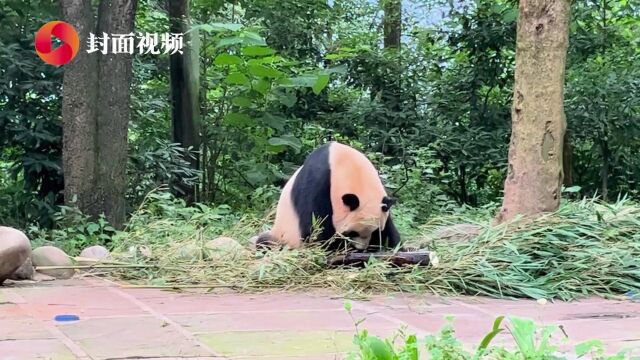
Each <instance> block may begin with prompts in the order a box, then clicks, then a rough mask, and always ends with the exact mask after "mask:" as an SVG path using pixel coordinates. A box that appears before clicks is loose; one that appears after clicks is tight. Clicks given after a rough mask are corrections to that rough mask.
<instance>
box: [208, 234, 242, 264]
mask: <svg viewBox="0 0 640 360" xmlns="http://www.w3.org/2000/svg"><path fill="white" fill-rule="evenodd" d="M205 248H206V249H207V250H208V253H209V256H210V257H211V259H213V260H219V259H222V258H223V257H229V256H231V257H234V256H246V255H248V254H249V252H248V251H247V249H245V248H244V247H243V246H242V245H240V243H238V242H237V241H236V240H235V239H233V238H230V237H226V236H221V237H219V238H216V239H213V240H210V241H207V243H206V244H205Z"/></svg>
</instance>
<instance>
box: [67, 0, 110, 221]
mask: <svg viewBox="0 0 640 360" xmlns="http://www.w3.org/2000/svg"><path fill="white" fill-rule="evenodd" d="M62 13H63V17H64V20H65V21H66V22H68V23H69V24H71V25H72V26H73V27H74V28H75V29H76V31H77V32H78V36H79V37H80V38H81V39H87V38H88V37H89V33H90V32H95V30H94V29H95V28H94V20H93V15H92V10H91V1H89V0H62ZM82 45H84V44H82V42H81V46H82ZM97 60H98V59H97V55H96V53H92V54H88V53H87V52H86V51H78V54H77V55H76V57H75V58H74V59H73V61H71V62H70V63H68V64H66V65H65V68H64V70H65V71H64V77H63V83H62V120H63V125H62V126H63V133H62V168H63V173H64V199H65V203H66V204H67V205H75V206H78V207H79V208H80V209H82V211H83V212H85V213H86V214H88V215H91V216H93V217H97V216H98V215H99V214H100V212H101V210H100V206H99V204H98V201H97V199H96V193H95V191H94V185H95V180H96V151H97V146H96V145H97V144H96V136H97V123H96V121H95V118H96V99H97V86H96V84H97V83H98V73H97V71H96V69H97V64H98V62H97Z"/></svg>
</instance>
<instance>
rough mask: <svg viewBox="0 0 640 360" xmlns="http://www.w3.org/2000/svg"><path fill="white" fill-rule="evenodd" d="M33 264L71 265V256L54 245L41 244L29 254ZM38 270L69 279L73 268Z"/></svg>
mask: <svg viewBox="0 0 640 360" xmlns="http://www.w3.org/2000/svg"><path fill="white" fill-rule="evenodd" d="M31 260H32V261H33V266H35V267H39V266H72V265H73V262H72V261H71V258H70V257H69V256H68V255H67V254H66V253H65V252H64V251H62V250H60V249H58V248H57V247H54V246H41V247H39V248H36V249H34V250H33V253H32V254H31ZM38 272H40V273H43V274H45V275H49V276H53V277H54V278H56V279H69V278H71V277H72V276H73V274H74V273H75V269H39V270H38Z"/></svg>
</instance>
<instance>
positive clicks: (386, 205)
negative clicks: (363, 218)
mask: <svg viewBox="0 0 640 360" xmlns="http://www.w3.org/2000/svg"><path fill="white" fill-rule="evenodd" d="M395 203H396V199H394V198H392V197H388V196H385V197H383V198H382V211H384V212H387V211H389V209H391V207H392V206H393V204H395Z"/></svg>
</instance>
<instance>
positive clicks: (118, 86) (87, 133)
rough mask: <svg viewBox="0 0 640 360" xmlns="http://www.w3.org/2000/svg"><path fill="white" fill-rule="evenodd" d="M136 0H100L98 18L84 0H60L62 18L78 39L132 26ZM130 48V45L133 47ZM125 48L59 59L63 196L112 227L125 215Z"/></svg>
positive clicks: (128, 61) (128, 70) (128, 62)
mask: <svg viewBox="0 0 640 360" xmlns="http://www.w3.org/2000/svg"><path fill="white" fill-rule="evenodd" d="M136 5H137V1H136V0H102V1H101V2H100V5H99V7H98V21H97V25H96V26H94V23H95V22H94V15H93V11H92V7H91V1H90V0H62V8H63V14H64V16H65V19H66V20H67V21H68V22H69V23H70V24H72V25H73V26H75V27H76V30H77V31H78V35H79V36H80V38H81V39H82V40H81V41H83V42H84V40H85V39H87V38H88V37H89V33H90V32H93V33H94V34H102V33H103V32H105V33H107V34H108V35H109V36H111V35H112V34H129V33H131V32H133V27H134V20H135V11H136ZM134 51H135V49H134ZM132 58H133V56H132V55H130V54H123V53H120V54H112V52H111V51H108V52H107V54H102V53H100V52H94V53H92V54H87V52H86V51H83V50H81V51H79V52H78V55H77V57H76V58H75V59H74V60H73V61H72V62H70V63H69V64H67V65H65V72H64V79H63V88H64V89H63V105H62V107H63V134H64V135H63V137H64V138H63V142H64V144H63V162H64V165H63V167H64V172H65V202H66V203H67V204H70V205H72V200H73V198H75V197H77V198H78V202H77V203H76V204H75V205H76V206H78V208H79V209H80V210H82V211H83V212H84V213H86V214H88V215H90V216H92V217H93V218H96V217H97V216H98V215H100V214H104V215H105V217H106V219H107V220H108V221H109V222H110V223H111V224H112V225H113V226H114V227H116V228H121V227H122V225H123V224H124V221H125V215H126V201H125V195H126V189H127V180H126V168H127V130H128V126H129V119H130V114H131V111H130V106H129V102H130V85H131V77H132Z"/></svg>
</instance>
